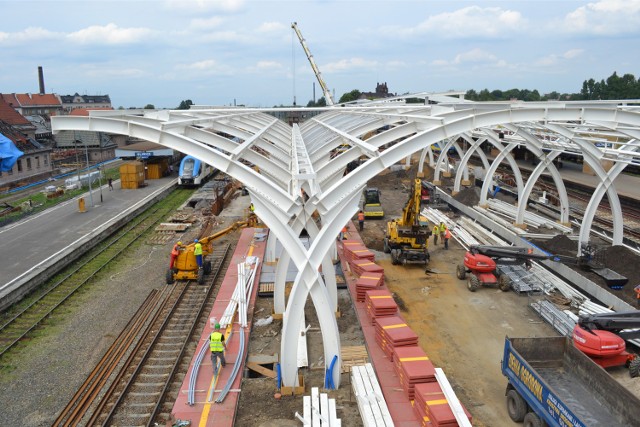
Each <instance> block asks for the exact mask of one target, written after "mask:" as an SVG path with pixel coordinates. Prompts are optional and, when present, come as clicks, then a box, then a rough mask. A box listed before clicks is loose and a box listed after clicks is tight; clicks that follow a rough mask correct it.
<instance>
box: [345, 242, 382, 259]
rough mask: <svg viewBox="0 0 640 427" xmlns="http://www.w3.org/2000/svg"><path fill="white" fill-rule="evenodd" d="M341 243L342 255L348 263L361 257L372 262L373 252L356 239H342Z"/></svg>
mask: <svg viewBox="0 0 640 427" xmlns="http://www.w3.org/2000/svg"><path fill="white" fill-rule="evenodd" d="M342 244H343V247H344V257H345V258H346V259H347V262H349V263H352V262H354V261H356V260H363V259H364V260H369V261H371V262H373V261H375V259H376V256H375V254H374V253H373V252H371V251H370V250H369V249H368V248H367V247H366V246H365V245H363V244H362V243H360V242H358V241H355V240H344V241H343V242H342Z"/></svg>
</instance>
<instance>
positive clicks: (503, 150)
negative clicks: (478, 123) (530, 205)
mask: <svg viewBox="0 0 640 427" xmlns="http://www.w3.org/2000/svg"><path fill="white" fill-rule="evenodd" d="M486 135H487V140H488V141H489V142H490V143H492V144H493V145H494V146H495V147H496V148H498V149H499V150H500V154H498V155H497V156H496V158H495V159H494V160H493V163H491V166H489V170H488V171H487V173H486V174H485V180H484V182H483V183H482V190H481V191H480V202H479V204H480V206H482V205H486V204H487V194H489V187H490V186H491V185H492V182H491V181H492V179H487V177H492V176H493V174H494V173H496V170H497V169H498V166H500V163H502V159H506V160H507V162H508V163H509V165H510V166H511V170H512V171H513V174H514V175H515V177H516V186H517V189H518V200H520V196H521V195H522V187H523V184H522V173H521V172H520V167H519V166H518V164H517V163H516V161H515V160H514V159H513V156H512V155H511V150H513V149H514V148H515V147H516V146H517V145H518V144H517V143H515V142H512V143H509V144H507V146H503V145H502V144H500V142H499V141H498V139H497V138H495V137H494V136H492V135H489V134H486Z"/></svg>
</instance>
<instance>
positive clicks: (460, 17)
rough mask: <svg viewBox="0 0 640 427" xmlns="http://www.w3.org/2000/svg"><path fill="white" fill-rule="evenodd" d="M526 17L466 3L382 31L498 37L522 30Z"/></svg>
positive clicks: (402, 33)
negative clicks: (455, 8)
mask: <svg viewBox="0 0 640 427" xmlns="http://www.w3.org/2000/svg"><path fill="white" fill-rule="evenodd" d="M526 26H527V21H526V20H525V19H524V18H523V17H522V15H521V14H520V12H517V11H513V10H505V9H502V8H499V7H484V8H483V7H480V6H468V7H465V8H462V9H458V10H455V11H453V12H445V13H440V14H438V15H433V16H429V17H428V18H427V19H426V20H425V21H423V22H421V23H420V24H418V25H417V26H415V27H412V28H406V27H397V26H394V27H385V28H383V32H386V33H388V34H400V35H402V36H405V37H416V36H420V35H424V34H436V35H437V36H438V37H439V38H448V39H450V38H469V37H474V38H498V37H506V36H509V35H512V34H513V33H514V32H518V33H520V32H522V31H523V30H524V29H525V28H526Z"/></svg>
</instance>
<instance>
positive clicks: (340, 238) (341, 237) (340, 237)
mask: <svg viewBox="0 0 640 427" xmlns="http://www.w3.org/2000/svg"><path fill="white" fill-rule="evenodd" d="M346 232H347V226H346V225H345V226H344V227H342V230H340V233H339V234H338V240H340V241H342V240H344V239H345V233H346Z"/></svg>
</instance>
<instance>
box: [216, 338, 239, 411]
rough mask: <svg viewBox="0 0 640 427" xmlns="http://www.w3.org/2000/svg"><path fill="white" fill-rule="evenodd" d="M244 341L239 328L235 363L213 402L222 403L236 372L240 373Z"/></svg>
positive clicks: (236, 374)
mask: <svg viewBox="0 0 640 427" xmlns="http://www.w3.org/2000/svg"><path fill="white" fill-rule="evenodd" d="M244 341H245V337H244V328H240V348H239V349H238V355H237V357H236V361H235V363H234V364H233V371H231V375H230V376H229V379H228V380H227V383H226V384H225V386H224V388H223V389H222V391H221V392H220V394H219V395H218V398H217V399H216V400H215V402H216V403H222V402H223V401H224V399H225V397H227V394H229V391H230V390H231V386H232V385H233V382H234V381H235V379H236V377H237V376H238V372H240V366H241V365H242V360H243V359H244Z"/></svg>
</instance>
